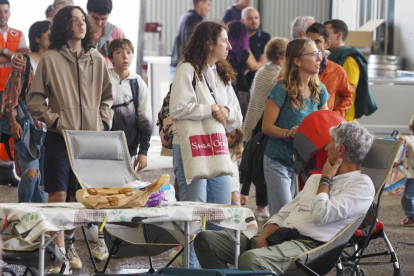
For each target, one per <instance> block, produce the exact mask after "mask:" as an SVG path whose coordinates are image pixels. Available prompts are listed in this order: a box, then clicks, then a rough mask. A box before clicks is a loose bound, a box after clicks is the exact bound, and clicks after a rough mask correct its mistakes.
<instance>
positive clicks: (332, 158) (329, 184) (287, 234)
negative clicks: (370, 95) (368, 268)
mask: <svg viewBox="0 0 414 276" xmlns="http://www.w3.org/2000/svg"><path fill="white" fill-rule="evenodd" d="M330 135H331V142H330V143H329V144H328V145H327V146H326V148H325V150H326V151H327V154H328V160H327V162H326V163H325V165H324V167H323V172H322V175H312V176H311V177H310V178H309V179H308V181H307V182H306V185H305V187H304V189H303V190H302V191H301V192H300V193H299V194H298V195H297V196H296V197H295V199H294V200H293V201H291V202H290V203H288V204H286V205H285V206H284V207H283V208H282V209H281V210H280V212H279V213H277V214H276V215H274V216H273V217H271V218H270V219H269V221H268V222H267V223H266V224H265V227H264V229H263V232H262V234H260V235H256V236H255V237H253V238H252V239H250V240H249V239H247V237H245V236H244V235H242V236H241V248H240V250H241V254H242V255H241V256H240V259H239V267H240V269H242V270H272V271H274V272H276V273H278V274H281V273H283V272H284V271H285V270H286V269H287V267H288V266H289V264H290V262H291V261H292V260H293V259H294V258H295V257H296V256H297V255H298V254H300V253H302V252H305V251H308V250H311V249H313V248H315V247H317V246H319V245H321V244H323V243H325V242H328V241H329V240H330V239H332V238H333V237H334V236H335V235H336V234H337V233H338V232H340V231H341V230H342V229H344V228H345V227H346V226H347V225H348V224H349V223H350V222H351V221H352V220H353V219H355V218H356V217H357V216H358V215H359V214H361V213H366V212H367V211H368V208H369V207H370V205H371V203H372V201H373V199H374V194H375V189H374V185H373V183H372V181H371V179H370V178H369V177H368V176H367V175H364V174H361V171H360V170H359V166H360V164H361V162H362V160H363V159H364V158H365V156H366V155H367V153H368V151H369V149H370V148H371V145H372V143H373V140H374V137H373V135H372V134H370V133H369V132H368V131H367V130H366V129H365V128H364V127H363V126H361V125H360V124H359V123H357V122H343V123H341V124H340V125H339V126H338V127H333V128H331V130H330ZM268 196H272V195H268ZM234 247H235V242H234V240H233V239H232V237H230V235H229V234H228V233H226V232H216V231H205V232H201V233H200V234H198V235H197V237H196V239H195V242H194V248H195V251H196V253H197V258H198V260H199V262H200V265H201V267H202V268H227V264H228V263H230V264H233V263H234Z"/></svg>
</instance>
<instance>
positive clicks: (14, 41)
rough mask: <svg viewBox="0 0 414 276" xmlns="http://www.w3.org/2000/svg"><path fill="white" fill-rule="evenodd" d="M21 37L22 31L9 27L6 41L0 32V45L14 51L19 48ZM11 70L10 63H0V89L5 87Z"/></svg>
mask: <svg viewBox="0 0 414 276" xmlns="http://www.w3.org/2000/svg"><path fill="white" fill-rule="evenodd" d="M21 37H22V32H21V31H19V30H15V29H12V28H9V30H8V31H7V42H6V41H4V37H3V35H2V34H0V47H1V48H7V49H8V50H10V51H13V52H16V51H17V50H18V48H19V43H20V39H21ZM10 72H11V67H10V65H9V66H7V64H1V65H0V91H4V88H6V83H7V80H8V79H9V76H10Z"/></svg>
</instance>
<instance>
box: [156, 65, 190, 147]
mask: <svg viewBox="0 0 414 276" xmlns="http://www.w3.org/2000/svg"><path fill="white" fill-rule="evenodd" d="M195 78H196V75H195V72H194V77H193V81H192V82H191V84H192V86H193V89H194V92H195V87H196V79H195ZM171 88H172V83H171V84H170V90H169V91H168V93H167V95H166V96H165V98H164V101H163V102H162V106H161V110H160V112H158V120H157V126H158V128H159V134H160V138H161V144H162V146H163V147H165V148H167V149H172V140H173V133H172V129H173V125H174V121H173V120H172V119H171V117H170V95H171Z"/></svg>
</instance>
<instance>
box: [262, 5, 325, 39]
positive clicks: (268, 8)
mask: <svg viewBox="0 0 414 276" xmlns="http://www.w3.org/2000/svg"><path fill="white" fill-rule="evenodd" d="M330 10H331V1H330V0H261V7H260V13H261V18H262V29H263V31H265V32H268V33H270V34H271V35H272V36H282V37H286V38H289V39H291V38H292V37H291V31H290V30H291V24H292V21H293V19H295V17H297V16H300V15H309V16H314V17H315V19H316V21H317V22H324V21H326V20H328V19H329V13H330Z"/></svg>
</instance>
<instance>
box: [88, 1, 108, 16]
mask: <svg viewBox="0 0 414 276" xmlns="http://www.w3.org/2000/svg"><path fill="white" fill-rule="evenodd" d="M86 9H87V10H88V12H95V13H97V14H99V15H107V14H110V13H111V11H112V0H88V4H86Z"/></svg>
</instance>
